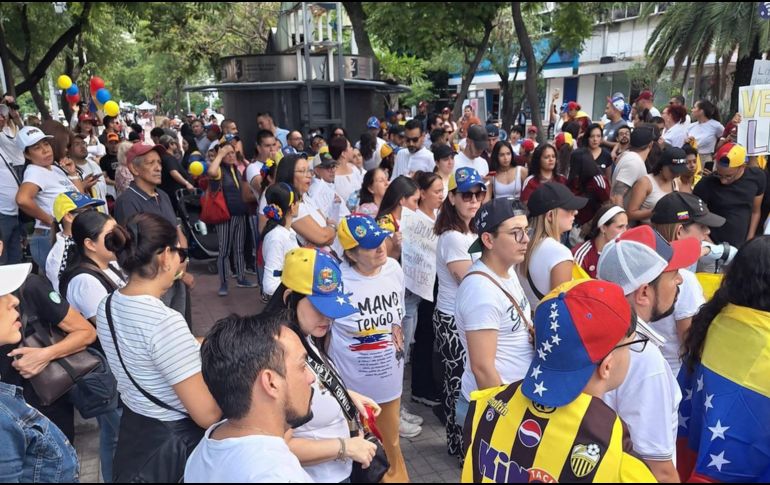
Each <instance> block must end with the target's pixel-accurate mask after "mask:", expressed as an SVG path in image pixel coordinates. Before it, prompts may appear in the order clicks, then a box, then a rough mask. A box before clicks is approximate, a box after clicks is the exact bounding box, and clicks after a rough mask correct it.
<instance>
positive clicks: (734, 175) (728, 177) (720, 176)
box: [714, 169, 742, 181]
mask: <svg viewBox="0 0 770 485" xmlns="http://www.w3.org/2000/svg"><path fill="white" fill-rule="evenodd" d="M741 173H742V170H740V169H739V170H738V171H737V172H735V173H731V174H721V173H719V172H714V175H716V176H717V178H718V179H719V180H726V181H731V180H735V179H736V178H737V177H738V176H739V175H740V174H741Z"/></svg>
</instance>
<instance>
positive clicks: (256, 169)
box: [246, 162, 265, 214]
mask: <svg viewBox="0 0 770 485" xmlns="http://www.w3.org/2000/svg"><path fill="white" fill-rule="evenodd" d="M264 166H265V164H264V163H262V162H251V163H250V164H249V166H248V167H246V180H247V181H248V182H249V187H251V181H252V180H253V179H254V177H259V176H260V175H262V174H261V173H260V170H262V167H264ZM251 192H252V193H253V194H254V197H257V196H259V193H258V192H257V191H256V190H254V187H251ZM261 213H262V212H261V210H260V214H261Z"/></svg>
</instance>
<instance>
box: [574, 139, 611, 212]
mask: <svg viewBox="0 0 770 485" xmlns="http://www.w3.org/2000/svg"><path fill="white" fill-rule="evenodd" d="M602 150H604V149H603V148H602ZM567 187H569V188H570V190H572V193H573V194H575V195H577V196H579V197H585V198H586V199H588V203H587V204H586V206H585V207H583V208H582V209H580V210H579V211H578V213H577V216H575V223H576V224H577V225H579V226H582V225H584V224H586V223H588V222H590V221H591V219H593V218H594V215H595V214H596V211H598V210H599V207H601V205H602V204H603V203H605V202H607V201H608V200H609V199H610V183H609V182H608V181H607V179H606V178H605V177H604V174H602V171H601V169H600V167H599V166H598V165H597V164H596V162H595V161H594V159H593V156H592V155H591V152H590V151H589V150H588V149H581V150H577V151H575V152H574V153H573V154H572V157H571V160H570V169H569V180H568V181H567Z"/></svg>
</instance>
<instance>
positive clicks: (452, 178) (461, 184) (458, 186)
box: [447, 167, 487, 194]
mask: <svg viewBox="0 0 770 485" xmlns="http://www.w3.org/2000/svg"><path fill="white" fill-rule="evenodd" d="M473 187H480V188H481V190H482V191H484V192H486V190H487V184H485V183H484V179H482V178H481V175H479V173H478V172H477V171H476V169H475V168H472V167H461V168H458V169H457V170H455V171H454V172H453V173H452V174H451V175H449V185H448V186H447V188H448V190H457V192H459V193H461V194H463V193H466V192H470V191H471V189H473Z"/></svg>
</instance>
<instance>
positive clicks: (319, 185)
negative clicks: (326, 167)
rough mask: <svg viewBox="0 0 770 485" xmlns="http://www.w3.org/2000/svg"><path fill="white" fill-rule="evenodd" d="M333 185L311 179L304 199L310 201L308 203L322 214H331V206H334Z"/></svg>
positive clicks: (317, 179)
mask: <svg viewBox="0 0 770 485" xmlns="http://www.w3.org/2000/svg"><path fill="white" fill-rule="evenodd" d="M335 194H336V192H334V184H329V183H327V182H325V181H324V180H321V179H319V178H315V177H314V178H313V182H312V183H311V184H310V189H309V190H308V191H307V194H305V197H304V198H305V199H308V198H309V199H310V200H309V202H310V203H312V205H314V206H316V207H318V208H319V209H320V210H321V212H322V213H324V214H328V213H330V212H331V208H332V204H334V196H335Z"/></svg>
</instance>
